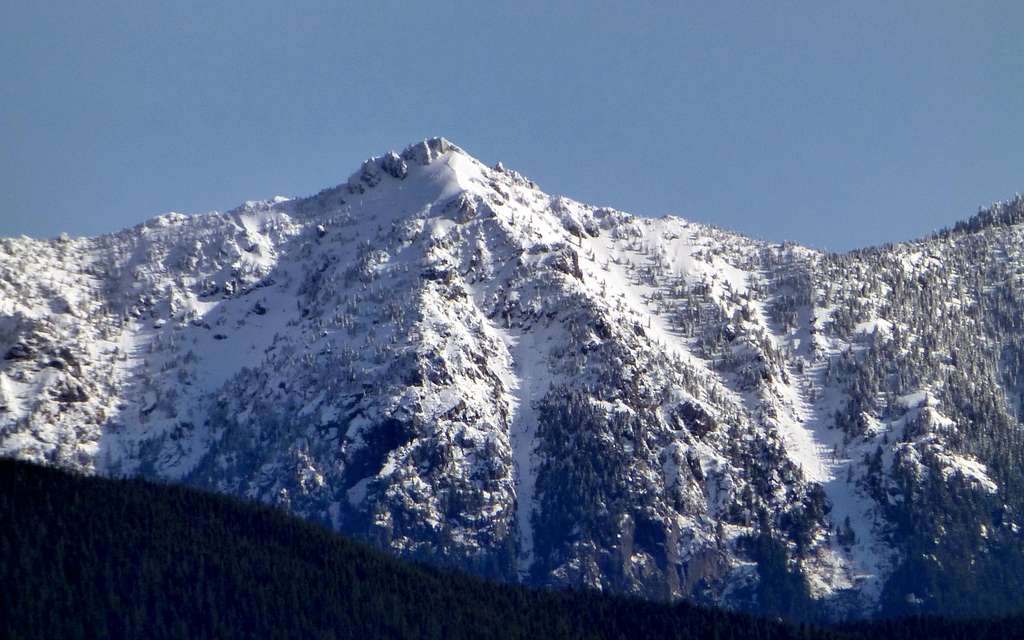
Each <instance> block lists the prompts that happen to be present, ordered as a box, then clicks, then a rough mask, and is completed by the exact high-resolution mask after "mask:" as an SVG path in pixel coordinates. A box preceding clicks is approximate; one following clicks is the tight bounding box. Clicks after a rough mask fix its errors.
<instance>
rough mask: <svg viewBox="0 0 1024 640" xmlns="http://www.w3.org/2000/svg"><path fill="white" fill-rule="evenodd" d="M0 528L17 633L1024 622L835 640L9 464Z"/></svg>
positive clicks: (645, 631) (612, 631)
mask: <svg viewBox="0 0 1024 640" xmlns="http://www.w3.org/2000/svg"><path fill="white" fill-rule="evenodd" d="M0 520H2V521H3V522H4V526H3V527H2V528H0V584H2V585H4V588H3V589H2V590H0V620H4V621H5V622H4V623H3V628H2V629H0V636H3V637H9V638H41V637H61V638H87V637H110V638H118V637H147V638H209V637H217V638H231V637H264V638H270V637H306V638H378V637H388V638H479V637H488V638H525V637H530V638H539V637H559V638H625V637H659V638H723V639H724V638H763V639H775V638H779V639H783V638H815V639H819V638H820V639H828V638H834V639H839V638H876V637H877V638H880V637H891V638H900V637H931V638H967V637H970V638H1008V637H1016V634H1019V632H1020V631H1021V627H1022V624H1021V622H1020V620H1019V619H1017V620H1009V621H1003V622H988V623H980V624H979V623H970V624H967V623H959V624H951V623H945V622H941V621H935V620H932V621H906V622H895V623H893V622H890V623H886V626H885V627H880V626H872V625H862V626H859V627H857V633H839V632H834V631H828V630H815V629H812V628H810V627H799V628H797V627H795V626H787V625H784V624H781V623H777V622H772V621H767V620H763V619H758V618H754V617H750V616H746V615H742V614H734V613H729V612H724V611H716V610H713V609H707V608H700V607H694V606H690V605H687V604H677V605H673V606H668V605H663V604H658V603H652V602H645V601H641V600H636V599H628V598H622V597H611V596H605V595H601V594H596V593H585V592H566V591H563V592H553V591H542V590H533V589H528V588H524V587H516V586H504V585H499V584H495V583H491V582H488V581H485V580H482V579H479V578H475V577H472V576H468V575H462V574H456V573H445V572H442V571H439V570H436V569H432V568H428V567H423V566H419V565H414V564H409V563H406V562H403V561H400V560H398V559H395V558H392V557H389V556H386V555H384V554H383V553H381V552H378V551H376V550H373V549H370V548H369V547H366V546H364V545H362V544H359V543H354V542H350V541H348V540H346V539H344V538H342V537H341V536H339V535H337V534H334V533H331V532H329V531H327V530H325V529H323V528H321V527H319V526H316V525H313V524H309V523H307V522H304V521H302V520H300V519H298V518H295V517H292V516H289V515H286V514H285V513H283V512H281V511H279V510H276V509H272V508H268V507H263V506H257V505H253V504H248V503H243V502H240V501H238V500H235V499H233V498H229V497H224V496H219V495H214V494H210V493H204V492H200V491H196V490H194V489H188V488H184V487H174V486H165V485H160V484H155V483H151V482H147V481H141V480H108V479H101V478H95V477H81V476H77V475H73V474H70V473H67V472H64V471H59V470H56V469H51V468H45V467H40V466H36V465H32V464H28V463H24V462H16V461H11V460H0ZM880 629H884V630H885V633H884V634H882V633H877V632H876V631H877V630H880ZM922 633H923V634H925V635H921V634H922Z"/></svg>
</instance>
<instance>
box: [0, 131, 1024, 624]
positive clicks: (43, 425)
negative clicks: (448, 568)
mask: <svg viewBox="0 0 1024 640" xmlns="http://www.w3.org/2000/svg"><path fill="white" fill-rule="evenodd" d="M1008 206H1010V207H1011V208H1012V206H1019V205H1008ZM1003 222H1004V223H1003V224H999V225H996V226H995V227H994V228H993V226H991V225H987V226H984V228H983V229H981V230H967V229H961V230H958V231H957V232H951V233H950V234H947V235H946V236H944V237H938V238H933V239H930V240H926V241H922V242H920V243H913V244H909V245H900V246H897V247H890V248H885V249H879V250H872V251H868V252H860V253H856V254H851V255H848V256H829V255H823V254H820V253H817V252H814V251H812V250H808V249H804V248H801V247H796V246H792V245H784V246H777V245H769V244H766V243H761V242H757V241H754V240H751V239H748V238H744V237H741V236H738V235H735V234H731V233H728V232H725V231H722V230H719V229H716V228H712V227H708V226H705V225H700V224H696V223H693V222H689V221H686V220H683V219H680V218H675V217H665V218H661V219H657V220H652V219H643V218H637V217H634V216H631V215H629V214H626V213H622V212H619V211H614V210H611V209H605V208H595V207H590V206H586V205H583V204H580V203H577V202H574V201H571V200H568V199H566V198H561V197H552V196H549V195H546V194H545V193H543V192H542V191H540V190H539V189H538V188H537V186H536V185H535V184H534V183H532V182H531V181H529V180H528V179H526V178H524V177H523V176H521V175H519V174H518V173H516V172H514V171H510V170H506V169H504V168H502V167H501V166H500V165H499V166H497V167H494V168H488V167H486V166H484V165H482V164H481V163H480V162H478V161H477V160H475V159H473V158H472V157H470V156H469V155H467V154H466V153H465V152H463V151H462V150H461V149H459V148H458V147H456V146H454V145H452V144H451V143H449V142H447V141H446V140H443V139H431V140H427V141H424V142H423V143H419V144H415V145H412V146H410V147H409V148H408V149H406V150H405V151H403V152H402V153H401V154H396V153H389V154H387V155H385V156H382V157H377V158H373V159H371V160H368V161H367V162H366V163H365V164H364V165H363V166H362V167H361V168H360V170H359V171H358V172H356V173H355V174H354V175H353V176H352V177H351V178H350V179H349V180H348V181H347V182H346V183H344V184H342V185H340V186H338V187H335V188H332V189H327V190H325V191H323V192H321V193H319V194H317V195H316V196H313V197H309V198H303V199H286V198H280V197H279V198H275V199H273V200H269V201H259V202H247V203H246V204H245V205H243V206H241V207H239V208H238V209H235V210H233V211H230V212H228V213H223V214H222V213H211V214H205V215H197V216H183V215H180V214H173V213H172V214H167V215H164V216H161V217H159V218H155V219H153V220H151V221H149V222H147V223H145V224H143V225H140V226H138V227H135V228H133V229H129V230H127V231H124V232H121V233H118V234H114V235H110V236H102V237H98V238H89V239H67V238H62V239H58V240H53V241H38V240H31V239H28V238H20V239H6V240H0V354H3V355H4V360H3V361H2V363H0V453H2V454H4V455H14V456H18V457H22V458H27V459H33V460H37V461H45V462H49V463H52V464H57V465H61V466H67V467H72V468H77V469H82V470H86V471H90V472H97V473H102V474H112V475H115V474H116V475H120V474H141V475H146V476H151V477H158V478H165V479H172V480H180V481H184V482H188V483H192V484H198V485H201V486H206V487H211V488H215V489H217V490H220V491H224V492H228V493H233V494H237V495H242V496H248V497H253V498H256V499H259V500H264V501H269V502H275V503H279V504H282V505H285V506H287V507H288V508H290V509H292V510H293V511H295V512H296V513H299V514H301V515H303V516H305V517H308V518H311V519H315V520H319V521H323V522H325V523H329V524H330V525H331V526H333V527H335V528H337V529H339V530H342V531H346V532H350V533H355V534H358V535H361V536H364V537H366V538H368V539H370V540H372V541H374V542H376V543H377V544H380V545H382V546H384V547H387V548H390V549H393V550H395V551H396V552H399V553H402V554H406V555H409V556H412V557H419V558H425V559H429V560H432V561H439V562H447V563H453V564H457V565H459V566H463V567H466V568H469V569H471V570H474V571H477V572H480V573H483V574H486V575H491V576H496V577H500V578H504V579H508V580H522V581H528V582H533V583H538V584H552V585H587V586H591V587H594V588H599V589H610V590H616V591H623V592H630V593H636V594H640V595H645V596H649V597H655V598H679V597H687V598H693V599H697V600H701V601H707V602H716V603H723V604H727V605H731V606H736V607H741V608H750V609H755V610H762V611H776V612H780V613H791V614H796V613H799V611H796V609H795V608H796V607H802V606H806V605H807V604H808V603H809V602H810V601H805V599H806V598H811V599H813V600H814V601H817V602H818V604H819V605H820V610H821V611H825V612H827V614H828V615H833V616H838V615H847V614H849V615H861V614H867V613H872V612H874V611H876V610H878V608H879V607H885V608H887V610H894V606H895V605H892V604H891V603H892V602H908V603H911V604H910V605H907V606H913V607H919V608H920V607H923V606H926V605H927V603H928V602H939V596H938V595H936V594H933V593H923V592H922V593H918V592H911V591H909V590H908V588H907V587H906V584H905V581H901V580H903V578H902V577H901V576H903V575H904V573H906V572H908V571H911V572H912V571H915V570H916V569H914V567H912V566H910V565H909V564H908V558H910V557H911V556H912V555H913V554H918V553H920V552H921V549H920V548H919V545H918V543H917V542H916V541H917V537H915V536H916V534H913V535H912V533H913V532H911V533H908V532H906V531H903V530H901V527H908V526H909V527H911V528H913V527H915V526H917V524H915V523H917V522H918V520H917V519H919V518H927V517H928V514H929V513H932V512H930V511H928V509H927V508H924V507H921V506H920V504H919V503H920V500H919V499H915V497H914V496H919V495H920V492H922V491H929V492H932V493H935V492H938V493H939V494H941V495H943V496H964V495H966V496H969V501H976V502H977V505H978V506H977V510H978V512H979V513H980V512H982V511H985V510H989V511H991V509H990V507H992V505H998V507H999V509H1000V513H999V516H998V518H996V517H995V516H992V517H990V518H988V519H987V520H986V521H985V522H981V521H975V520H970V522H971V524H970V527H973V529H972V531H973V532H974V533H973V534H972V535H974V536H975V537H974V538H971V541H972V543H973V542H974V541H975V538H976V539H977V540H981V541H983V542H984V541H987V542H986V543H985V544H988V543H991V544H992V545H996V544H997V543H998V544H999V545H1003V547H1005V546H1007V545H1009V547H1010V548H1012V547H1013V545H1014V544H1019V541H1020V538H1019V529H1018V528H1017V524H1016V523H1017V521H1018V520H1017V519H1018V515H1017V514H1018V513H1019V507H1020V495H1019V492H1018V491H1019V487H1017V486H1015V485H1014V486H1007V482H1008V481H1007V480H1006V478H1007V477H1009V476H1010V475H1011V471H1012V470H1013V469H1014V468H1015V467H1014V465H1015V464H1017V461H1019V460H1020V458H1021V447H1020V442H1019V436H1015V435H1013V434H1014V433H1016V432H1015V431H1014V430H1015V429H1016V430H1017V431H1018V432H1019V427H1020V424H1019V422H1018V418H1017V415H1018V410H1017V406H1018V405H1017V404H1016V403H1017V402H1018V400H1016V399H1015V398H1018V397H1019V395H1018V396H1012V395H1011V394H1012V393H1018V394H1019V389H1020V387H1019V386H1015V385H1017V377H1016V376H1017V374H1018V372H1019V371H1020V363H1021V362H1022V361H1024V359H1020V356H1017V355H1015V354H1018V353H1022V351H1014V350H1013V349H1015V348H1016V347H1015V346H1014V345H1016V344H1017V343H1016V342H1013V341H1014V340H1017V339H1018V338H1017V337H1016V335H1017V334H1012V335H1011V333H1012V332H1010V333H1008V332H1006V331H1004V329H1006V323H1005V322H1004V321H1003V320H1000V319H996V320H992V321H991V322H990V323H989V324H990V325H991V326H987V327H985V328H984V330H985V331H988V332H989V333H991V334H993V335H996V334H998V335H1003V336H1004V337H1005V338H1006V339H1007V340H1010V342H1012V344H1010V342H1007V343H1006V344H1003V345H1002V346H1000V347H999V348H998V349H997V351H998V352H999V353H1000V354H1001V355H999V357H995V359H994V360H993V357H990V356H988V355H984V356H977V357H974V356H973V355H972V356H968V355H966V354H961V355H957V356H952V355H949V354H948V353H945V352H943V355H942V356H941V358H946V360H948V359H949V358H959V361H961V362H967V361H969V362H971V363H972V364H973V365H976V367H977V370H976V371H975V373H979V372H980V373H984V374H985V375H991V376H995V377H996V378H998V379H994V380H993V381H992V382H993V383H994V384H995V387H994V389H997V390H1004V389H1005V390H1007V393H1002V392H1001V391H992V392H991V393H989V396H986V397H989V404H990V405H991V406H989V405H985V407H980V406H976V405H978V403H979V402H980V401H979V400H978V398H979V397H982V396H980V395H978V394H980V393H982V392H981V391H979V392H978V394H975V393H973V392H968V391H964V390H963V389H962V387H963V385H961V388H951V387H950V382H949V380H950V379H951V378H950V375H951V374H950V372H949V371H943V370H942V366H943V362H938V361H937V360H935V359H936V358H939V356H938V355H937V354H938V352H939V351H940V350H942V349H945V348H946V347H945V345H947V344H957V345H958V346H957V348H958V349H964V348H966V343H964V341H966V340H967V338H968V337H969V336H971V335H974V336H977V335H979V334H978V331H979V330H981V329H980V328H979V324H971V322H970V321H969V318H970V317H971V313H974V314H982V315H983V316H984V317H985V318H990V316H993V314H995V311H992V312H991V313H990V311H989V308H988V307H984V305H983V304H981V303H979V298H978V297H979V296H988V295H990V294H991V295H995V294H992V291H991V286H990V285H989V283H990V281H991V282H994V280H991V278H993V277H995V276H998V277H1002V278H1014V277H1017V278H1019V275H1017V274H1019V273H1021V272H1024V265H1022V264H1021V261H1020V260H1019V258H1018V256H1017V254H1016V252H1017V249H1016V248H1015V247H1019V246H1020V245H1019V244H1014V242H1016V241H1017V240H1018V236H1020V235H1021V231H1020V228H1019V227H1015V226H1013V225H1012V224H1009V223H1006V221H1003ZM984 234H989V235H993V234H995V235H996V236H998V238H999V239H998V240H997V242H996V246H994V247H993V246H989V244H984V243H981V241H978V240H977V239H976V238H977V237H978V236H983V235H984ZM1000 234H1001V235H1000ZM972 243H973V244H972ZM964 247H971V251H972V253H971V254H970V255H971V257H970V259H968V258H966V257H963V256H961V253H963V251H965V249H963V248H964ZM942 251H945V252H946V253H941V252H942ZM936 252H939V254H938V255H936ZM957 252H960V253H957ZM947 255H948V256H953V257H952V258H950V259H949V260H944V256H947ZM979 255H983V256H985V257H986V259H984V260H980V259H978V256H979ZM961 258H962V267H958V266H954V265H953V261H955V260H961ZM956 264H957V265H960V264H961V262H956ZM978 264H981V265H983V266H978ZM961 268H962V271H961V270H959V269H961ZM949 269H954V270H957V271H956V273H947V272H946V271H944V270H949ZM942 278H950V279H951V280H949V282H947V283H946V284H945V285H943V286H945V287H947V288H949V289H950V291H945V290H943V291H944V293H943V296H944V297H942V298H933V297H932V296H931V293H928V294H926V297H927V300H928V302H927V303H924V302H920V301H918V300H917V298H919V297H920V296H919V295H918V294H919V293H920V292H921V291H928V292H931V291H934V289H925V287H932V286H935V285H936V282H938V281H939V280H941V279H942ZM915 287H917V288H918V289H915ZM908 291H916V293H907V292H908ZM1015 292H1016V289H1014V288H1013V287H1009V288H1007V287H1004V288H1003V290H1002V293H1001V294H999V295H1001V296H1002V297H1000V298H999V304H1000V305H1002V306H1000V307H999V308H1000V309H1007V308H1010V309H1016V313H1017V317H1019V313H1020V309H1021V308H1022V307H1020V306H1018V307H1012V304H1016V300H1015V299H1014V300H1013V301H1010V302H1007V301H1006V300H1005V299H1004V298H1005V297H1006V296H1007V295H1010V296H1013V295H1016V293H1015ZM946 293H948V294H949V295H948V296H946V295H945V294H946ZM901 296H902V297H901ZM915 296H917V297H915ZM911 299H913V300H912V301H911ZM901 300H902V301H910V302H906V303H905V304H903V303H902V302H901ZM1011 302H1012V304H1011ZM923 304H927V305H931V306H927V307H926V308H927V310H928V311H927V313H932V312H933V311H935V308H938V309H940V311H939V315H938V316H936V315H935V314H934V313H932V315H931V316H930V317H925V316H924V315H922V312H921V310H920V308H919V307H921V305H923ZM994 304H995V303H993V305H994ZM943 305H945V306H943ZM979 307H984V308H979ZM911 308H912V309H911ZM992 308H993V309H995V307H992ZM908 309H910V310H908ZM941 309H946V311H944V312H943V311H941ZM971 309H973V311H971ZM942 313H946V314H948V318H949V319H950V322H952V321H953V319H954V318H957V317H959V319H960V321H961V322H960V325H956V326H954V327H953V328H950V327H949V326H947V325H949V324H950V323H947V322H945V321H944V320H942V318H944V317H946V316H943V315H941V314H942ZM958 314H965V315H959V316H958ZM993 317H994V316H993ZM1006 322H1011V324H1012V321H1009V320H1007V321H1006ZM979 323H981V321H980V320H979ZM961 325H962V326H961ZM1013 329H1014V330H1016V329H1017V327H1016V325H1013ZM985 335H988V334H985ZM941 340H946V342H940V341H941ZM1004 342H1006V340H1004ZM961 343H964V344H963V345H961ZM887 345H888V346H887ZM994 348H995V347H994ZM922 350H924V351H927V352H928V353H929V354H932V355H920V353H919V352H920V351H922ZM957 353H958V354H960V352H957ZM1015 357H1016V358H1018V359H1016V360H1014V358H1015ZM929 358H932V360H929ZM941 358H939V359H941ZM908 359H910V364H912V365H913V366H915V367H917V370H915V371H914V372H907V371H906V370H905V369H903V368H901V367H900V366H898V363H904V364H906V363H907V362H908ZM933 360H935V361H933ZM945 364H946V365H948V364H949V363H948V362H945ZM954 367H955V365H954ZM865 372H866V373H865ZM951 394H953V395H956V394H959V395H956V397H953V395H951ZM986 407H987V408H986ZM970 411H974V414H970V413H969V412H970ZM984 412H987V413H984ZM981 413H984V416H985V419H986V420H989V421H991V420H992V419H994V418H992V416H996V415H998V416H999V419H1000V420H1003V421H1004V422H1005V425H1003V426H998V425H997V426H985V427H978V426H976V425H975V423H976V422H977V420H978V415H979V414H981ZM972 421H973V422H972ZM968 423H970V424H971V425H974V426H968ZM1000 424H1002V423H1000ZM975 431H985V433H986V434H987V435H984V436H978V435H975V434H974V432H975ZM1014 437H1016V438H1018V439H1017V440H1012V442H1011V441H1010V440H1007V439H1012V438H1014ZM996 441H998V442H999V443H1000V445H999V446H998V447H997V446H996V445H994V444H993V443H994V442H996ZM996 449H1004V450H1006V451H1009V452H1010V453H1009V454H1007V455H1003V454H1000V453H999V452H998V451H996ZM1001 456H1002V457H1001ZM1007 456H1008V457H1007ZM993 465H994V467H995V469H994V468H993ZM1010 483H1011V484H1012V481H1010ZM932 515H934V513H932ZM904 520H905V521H904ZM958 526H959V525H958ZM979 527H980V528H979ZM982 529H984V534H983V535H982V534H981V533H979V532H980V531H981V530H982ZM951 530H955V531H956V532H957V535H960V529H957V528H956V527H953V526H944V527H943V529H942V532H931V533H935V535H936V536H938V538H936V539H939V538H942V536H944V535H948V534H949V532H950V531H951ZM1014 536H1016V537H1014ZM918 537H920V536H918ZM922 539H923V538H922ZM935 544H936V545H938V546H939V547H941V544H939V543H935ZM1003 547H999V548H1000V549H1002V548H1003ZM993 548H994V547H993ZM940 560H941V558H940ZM778 585H796V586H795V587H793V588H787V589H788V590H785V595H780V594H781V593H782V592H783V591H784V590H783V589H782V588H781V587H779V586H778ZM938 589H939V588H938V587H935V588H934V589H933V590H935V591H936V592H937V591H938ZM919 591H920V590H919ZM928 598H931V601H929V600H928ZM896 608H898V607H896Z"/></svg>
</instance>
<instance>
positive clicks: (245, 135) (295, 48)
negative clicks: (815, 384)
mask: <svg viewBox="0 0 1024 640" xmlns="http://www.w3.org/2000/svg"><path fill="white" fill-rule="evenodd" d="M1022 25H1024V3H1022V2H1020V1H1019V0H1014V1H1009V2H998V1H988V0H985V1H981V2H968V1H966V0H965V1H962V2H936V1H929V2H891V1H885V2H868V1H864V0H858V1H857V2H842V3H838V2H837V3H832V2H804V3H790V2H774V1H773V2H758V3H754V2H749V3H747V2H745V3H732V2H693V3H686V4H677V3H669V2H661V3H643V2H621V3H602V2H597V1H596V0H594V1H588V2H578V3H570V2H551V1H549V2H538V3H534V2H527V1H522V2H516V3H514V4H509V5H504V6H502V7H498V6H497V4H496V3H491V2H464V3H448V2H442V1H440V0H434V1H431V2H413V1H406V2H395V3H391V2H359V3H352V4H346V3H343V2H323V3H317V2H280V1H275V2H269V1H263V0H248V1H246V2H237V3H233V2H209V1H202V2H191V1H182V0H178V1H175V2H160V3H155V2H153V3H150V2H142V1H139V0H129V1H125V2H86V1H82V2H49V1H46V0H0V190H2V192H3V194H4V197H3V199H2V201H0V235H17V234H22V233H24V234H28V235H33V236H43V237H46V236H53V235H56V234H57V233H59V232H61V231H67V232H69V233H71V234H72V235H83V234H96V233H101V232H107V231H114V230H116V229H119V228H121V227H124V226H128V225H131V224H135V223H138V222H141V221H142V220H144V219H146V218H149V217H151V216H153V215H156V214H159V213H162V212H165V211H170V210H176V211H182V212H196V211H207V210H210V209H221V210H224V209H228V208H231V207H233V206H235V205H237V204H239V203H240V202H242V201H243V200H246V199H256V198H264V197H270V196H272V195H274V194H284V195H304V194H309V193H313V192H316V191H318V190H319V189H321V188H323V187H326V186H330V185H334V184H337V183H339V182H343V181H344V180H345V179H346V178H347V177H348V175H349V174H350V173H352V172H353V171H355V170H356V168H357V167H358V165H359V163H360V162H361V161H362V160H363V159H365V158H366V157H369V156H371V155H379V154H380V153H383V152H384V151H387V150H388V149H390V148H401V147H402V146H404V145H406V144H407V143H410V142H412V141H415V140H418V139H422V138H424V137H426V136H432V135H443V136H446V137H448V138H450V139H451V140H453V141H454V142H456V143H457V144H459V145H460V146H462V147H463V148H465V149H466V150H467V151H469V152H470V153H472V154H473V155H475V156H477V157H478V158H480V159H481V160H483V161H485V162H488V163H493V162H495V161H498V160H501V161H502V162H504V163H505V165H506V166H509V167H511V168H514V169H517V170H519V171H520V172H522V173H524V174H526V175H528V176H530V177H531V178H533V179H534V180H536V181H537V182H538V183H539V184H540V186H541V187H542V188H543V189H545V190H546V191H548V192H549V193H559V194H565V195H568V196H571V197H574V198H577V199H579V200H583V201H585V202H589V203H592V204H602V205H611V206H615V207H617V208H620V209H624V210H627V211H632V212H634V213H638V214H643V215H661V214H663V213H675V214H678V215H682V216H684V217H687V218H690V219H694V220H699V221H703V222H710V223H714V224H718V225H720V226H724V227H727V228H731V229H735V230H737V231H741V232H744V233H747V234H751V235H754V236H757V237H762V238H766V239H770V240H785V239H790V240H796V241H798V242H802V243H805V244H810V245H812V246H816V247H821V248H830V249H848V248H852V247H855V246H861V245H866V244H871V243H878V242H883V241H888V240H902V239H909V238H912V237H915V236H919V235H922V234H924V233H927V232H929V231H931V230H933V229H936V228H939V227H942V226H944V225H947V224H949V223H951V222H953V221H955V220H957V219H960V218H964V217H967V216H969V215H971V214H973V213H974V212H975V211H976V209H977V207H978V206H979V205H982V204H987V203H989V202H992V201H994V200H1001V199H1006V198H1008V197H1010V196H1012V195H1013V194H1014V193H1015V192H1017V191H1024V37H1022V36H1021V33H1022V32H1021V29H1022Z"/></svg>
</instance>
